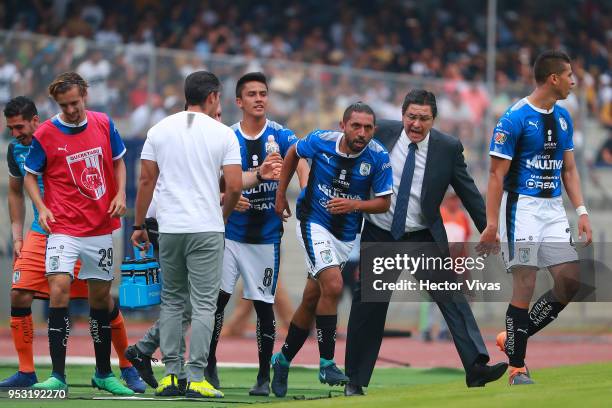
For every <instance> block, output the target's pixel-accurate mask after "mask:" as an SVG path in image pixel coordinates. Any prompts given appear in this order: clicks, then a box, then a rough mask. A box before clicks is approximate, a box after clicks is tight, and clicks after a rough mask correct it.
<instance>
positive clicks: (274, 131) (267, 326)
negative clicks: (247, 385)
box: [206, 72, 308, 396]
mask: <svg viewBox="0 0 612 408" xmlns="http://www.w3.org/2000/svg"><path fill="white" fill-rule="evenodd" d="M236 104H237V105H238V107H239V108H240V109H241V110H242V120H241V121H240V122H238V123H236V124H234V125H233V126H232V129H233V130H234V132H235V133H236V137H237V139H238V143H239V144H240V147H241V149H240V153H241V156H242V170H243V172H245V174H248V172H250V173H251V174H252V173H253V172H257V173H256V174H257V178H258V179H259V181H261V183H257V185H255V186H253V185H250V186H245V188H244V189H243V191H242V195H243V196H244V197H245V198H246V200H248V203H249V204H248V208H247V209H246V211H244V210H243V211H240V210H239V209H237V210H235V211H234V212H232V214H231V215H230V217H229V218H228V221H227V228H226V232H225V249H224V256H223V272H222V276H221V290H220V291H219V298H218V300H217V311H216V312H215V330H214V333H213V338H212V341H211V345H210V354H209V356H208V365H207V367H206V376H207V379H208V381H209V382H210V383H211V384H213V385H215V383H216V384H219V378H218V375H217V358H216V349H217V343H218V341H219V336H220V335H221V329H222V327H223V315H224V310H225V307H226V306H227V303H228V302H229V299H230V297H231V295H232V293H233V292H234V287H235V286H236V282H237V281H238V278H239V277H242V281H243V284H244V289H243V297H244V298H245V299H249V300H252V301H253V305H254V307H255V311H256V313H257V330H256V333H255V335H256V338H257V354H258V359H259V371H258V373H257V380H256V382H255V385H253V387H252V388H251V390H250V391H249V395H255V396H257V395H258V396H268V395H269V394H270V358H271V357H272V351H273V348H274V339H275V337H276V322H275V319H274V311H273V309H272V305H273V304H274V298H275V295H276V286H277V282H278V273H279V266H280V241H281V236H282V233H283V225H282V222H281V220H280V219H279V218H278V217H277V216H276V214H275V212H274V200H275V197H276V188H277V185H278V182H277V181H276V180H264V179H263V178H262V177H261V175H259V169H260V166H261V164H262V162H263V161H266V160H279V161H280V160H282V157H284V156H285V155H286V154H287V151H288V150H289V148H290V147H291V146H292V145H293V144H295V143H296V142H297V140H298V138H297V137H296V136H295V134H294V133H293V131H292V130H291V129H287V128H285V127H284V126H282V125H280V124H278V123H276V122H274V121H272V120H270V119H268V118H267V117H266V108H267V105H268V82H267V79H266V77H265V75H264V74H262V73H261V72H249V73H247V74H245V75H243V76H242V77H240V78H239V79H238V82H237V83H236ZM297 172H298V178H299V179H300V184H301V185H302V186H303V185H305V184H306V179H307V177H308V164H307V163H306V162H305V161H304V160H302V161H300V164H299V165H298V169H297Z"/></svg>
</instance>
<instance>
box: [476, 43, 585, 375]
mask: <svg viewBox="0 0 612 408" xmlns="http://www.w3.org/2000/svg"><path fill="white" fill-rule="evenodd" d="M570 63H571V61H570V58H569V57H568V56H567V55H566V54H564V53H562V52H559V51H546V52H544V53H542V54H540V55H539V56H538V57H537V59H536V61H535V65H534V68H533V70H534V76H535V81H536V88H535V90H534V91H533V92H532V93H531V94H530V95H529V96H527V97H526V98H523V99H521V100H520V101H519V102H517V103H516V104H514V105H513V106H512V107H511V108H510V109H508V111H507V112H506V113H505V114H504V115H503V116H502V117H501V119H500V120H499V121H498V122H497V125H496V127H495V130H494V131H493V138H492V140H491V147H490V152H489V154H490V156H491V169H490V172H489V185H488V189H487V227H486V229H485V230H484V232H483V233H482V236H481V239H480V242H481V246H482V247H483V249H486V250H491V249H492V248H493V247H496V246H497V242H498V241H499V239H500V238H499V237H500V236H501V244H502V245H501V249H502V256H503V260H504V263H505V266H506V268H507V269H508V271H509V272H511V273H512V277H513V292H512V299H511V301H510V305H509V306H508V310H507V312H506V331H505V332H502V333H500V334H499V335H498V339H497V340H498V341H497V343H498V346H499V347H500V349H502V351H505V352H506V354H507V355H508V358H509V362H510V370H509V373H510V377H509V382H510V385H518V384H532V383H533V380H532V379H531V378H530V374H529V371H528V370H527V368H526V366H525V354H526V350H527V339H528V337H529V336H533V335H534V334H535V333H537V332H538V331H540V330H541V329H542V328H544V327H545V326H546V325H548V324H549V323H550V322H552V321H553V320H554V319H555V318H556V317H557V315H558V314H559V313H560V312H561V311H562V310H563V308H565V306H566V305H567V304H568V303H569V302H570V301H571V299H572V297H573V296H574V295H575V294H576V292H577V291H578V289H579V267H578V263H577V262H578V256H577V253H576V251H575V249H574V247H573V246H572V238H571V233H570V227H569V222H568V219H567V215H566V213H565V209H564V207H563V201H562V198H561V184H563V186H565V190H566V191H567V195H568V196H569V198H570V200H571V202H572V204H573V206H574V208H575V209H576V213H577V214H578V233H579V237H580V238H582V237H583V236H584V239H585V241H586V242H585V244H586V245H588V244H590V243H591V237H592V232H591V225H590V222H589V216H588V213H587V211H586V208H585V206H584V200H583V198H582V192H581V190H580V177H579V175H578V169H577V168H576V161H575V158H574V152H573V150H574V142H573V140H572V136H573V124H572V119H571V117H570V115H569V113H568V112H567V111H566V110H565V109H564V108H562V107H561V106H559V105H557V104H556V102H557V101H558V100H562V99H565V98H567V96H568V95H569V93H570V91H571V89H572V87H573V86H574V79H573V73H572V67H571V64H570ZM500 207H501V209H500ZM498 230H499V236H498V235H497V233H498ZM544 267H545V268H548V271H549V272H550V274H551V275H552V278H553V280H554V287H553V288H552V289H551V290H549V291H548V292H546V293H545V294H544V295H542V296H541V297H540V298H539V299H538V300H537V301H536V302H535V303H534V304H533V306H532V308H531V310H530V309H529V304H530V301H531V298H532V296H533V290H534V286H535V282H536V271H537V270H538V269H539V268H544Z"/></svg>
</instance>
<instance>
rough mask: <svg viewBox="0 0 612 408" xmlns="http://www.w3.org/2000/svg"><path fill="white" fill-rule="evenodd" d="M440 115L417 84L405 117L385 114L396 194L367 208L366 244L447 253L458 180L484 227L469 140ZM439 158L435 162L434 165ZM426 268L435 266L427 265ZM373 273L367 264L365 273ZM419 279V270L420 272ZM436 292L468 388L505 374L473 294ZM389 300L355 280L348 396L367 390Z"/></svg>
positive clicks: (384, 138) (383, 138)
mask: <svg viewBox="0 0 612 408" xmlns="http://www.w3.org/2000/svg"><path fill="white" fill-rule="evenodd" d="M437 114H438V109H437V105H436V97H435V95H434V94H433V93H431V92H429V91H426V90H422V89H417V90H412V91H410V92H409V93H408V94H407V95H406V98H405V99H404V103H403V105H402V121H393V120H386V121H381V122H380V123H379V125H378V128H377V131H376V135H375V136H376V139H377V140H379V141H380V142H381V143H382V144H383V145H384V146H385V147H386V148H387V149H388V150H389V152H390V153H389V158H390V162H391V167H392V169H393V192H394V194H393V196H392V197H391V206H390V209H389V211H386V212H384V213H381V214H367V215H366V219H365V223H364V227H363V231H362V233H361V242H362V243H373V242H396V243H413V244H415V243H424V242H425V243H426V242H431V243H435V244H436V245H430V247H434V248H440V250H437V249H436V250H435V253H436V256H438V253H439V252H441V251H443V250H444V249H445V250H444V252H448V239H447V236H446V232H445V230H444V224H443V222H442V217H441V215H440V204H441V203H442V200H443V199H444V195H445V193H446V191H447V189H448V186H449V185H450V186H452V187H453V189H454V190H455V192H456V193H457V195H458V196H459V197H460V198H461V201H462V202H463V205H464V206H465V208H466V209H467V211H468V212H469V214H470V216H471V217H472V219H473V220H474V222H475V224H476V227H477V228H478V229H479V230H481V231H482V230H483V229H484V227H485V207H484V201H483V199H482V196H481V195H480V193H479V191H478V189H477V188H476V185H475V184H474V181H473V180H472V178H471V177H470V175H469V174H468V172H467V168H466V164H465V159H464V157H463V146H462V145H461V142H460V141H459V139H457V138H455V137H452V136H449V135H446V134H444V133H441V132H439V131H437V130H436V129H434V128H433V125H434V121H435V118H436V116H437ZM434 163H435V165H434ZM424 272H425V273H427V272H428V271H424ZM372 273H373V272H372V271H370V270H367V271H366V270H360V280H361V281H362V282H363V281H364V279H365V277H369V276H370V275H369V274H372ZM416 277H417V279H418V276H416ZM430 295H431V296H432V298H433V299H434V300H436V303H437V304H438V306H439V308H440V311H441V312H442V315H443V316H444V319H445V320H446V323H447V324H448V328H449V330H450V332H451V334H452V336H453V340H454V342H455V346H456V348H457V351H458V353H459V356H460V358H461V362H462V364H463V366H464V368H465V372H466V384H467V386H468V387H474V386H484V385H485V383H487V382H489V381H494V380H496V379H498V378H499V377H501V376H502V375H503V374H504V372H505V370H506V364H505V363H500V364H497V365H495V366H493V367H491V366H487V365H486V364H487V362H488V361H489V355H488V353H487V349H486V347H485V344H484V341H483V340H482V336H481V334H480V330H479V329H478V325H477V324H476V320H475V319H474V315H473V314H472V311H471V309H470V306H469V304H468V303H467V301H464V302H454V301H448V300H449V299H447V298H446V299H443V300H444V301H442V299H441V298H440V296H439V295H438V294H437V293H432V292H430ZM388 307H389V303H388V300H387V301H384V302H366V301H364V299H362V291H361V285H360V284H357V285H355V293H354V295H353V303H352V306H351V314H350V318H349V323H348V334H347V344H346V359H345V364H346V373H347V375H348V376H349V378H350V382H349V383H348V384H347V386H346V388H345V395H348V396H351V395H363V394H364V391H363V387H367V386H368V384H369V382H370V378H371V376H372V372H373V370H374V366H375V364H376V359H377V358H378V352H379V350H380V345H381V343H382V337H383V331H384V327H385V320H386V317H387V309H388Z"/></svg>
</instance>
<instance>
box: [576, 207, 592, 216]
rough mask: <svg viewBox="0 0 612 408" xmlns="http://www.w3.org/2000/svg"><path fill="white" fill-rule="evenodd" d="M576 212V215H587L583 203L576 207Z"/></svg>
mask: <svg viewBox="0 0 612 408" xmlns="http://www.w3.org/2000/svg"><path fill="white" fill-rule="evenodd" d="M576 214H578V216H579V217H580V216H581V215H589V213H588V211H587V209H586V207H585V206H584V205H581V206H578V208H576Z"/></svg>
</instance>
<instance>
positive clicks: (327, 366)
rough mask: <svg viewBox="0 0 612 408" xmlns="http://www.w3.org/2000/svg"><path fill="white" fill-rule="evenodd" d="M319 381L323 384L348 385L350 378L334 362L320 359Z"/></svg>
mask: <svg viewBox="0 0 612 408" xmlns="http://www.w3.org/2000/svg"><path fill="white" fill-rule="evenodd" d="M319 367H320V368H319V381H320V382H321V383H322V384H329V385H346V384H348V382H349V378H348V377H347V376H346V375H344V373H343V372H342V371H341V370H340V369H339V368H338V366H337V365H336V363H335V362H334V360H326V359H324V358H321V359H320V363H319Z"/></svg>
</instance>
